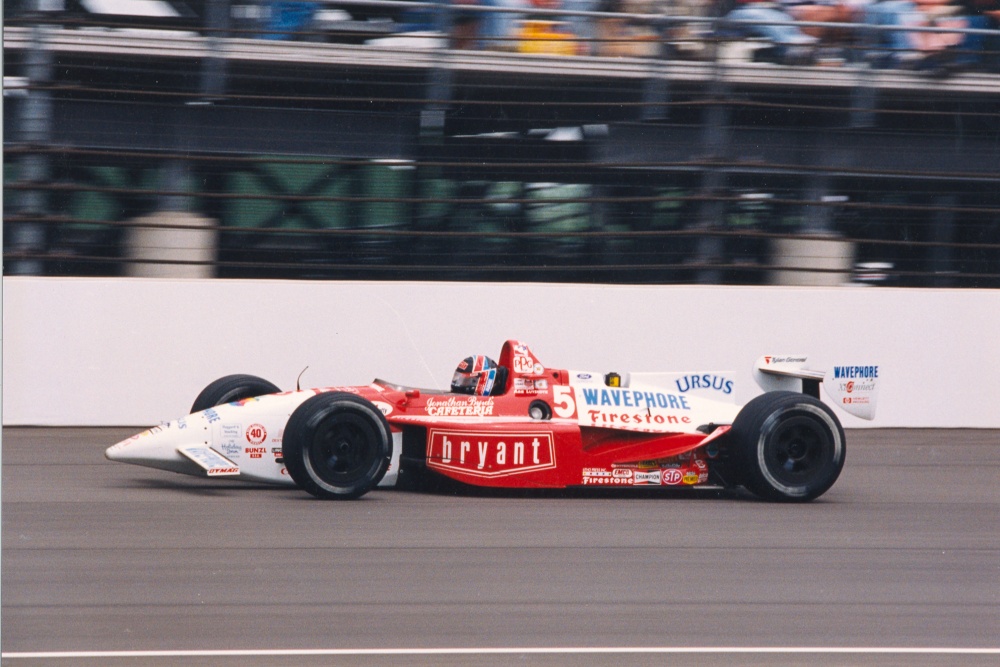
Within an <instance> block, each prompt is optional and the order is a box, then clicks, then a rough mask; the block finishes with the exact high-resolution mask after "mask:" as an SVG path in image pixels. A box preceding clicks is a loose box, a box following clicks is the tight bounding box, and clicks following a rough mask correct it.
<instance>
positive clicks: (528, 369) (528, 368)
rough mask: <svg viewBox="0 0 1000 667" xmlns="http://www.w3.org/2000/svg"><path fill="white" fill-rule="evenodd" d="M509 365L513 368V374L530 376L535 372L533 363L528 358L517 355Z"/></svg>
mask: <svg viewBox="0 0 1000 667" xmlns="http://www.w3.org/2000/svg"><path fill="white" fill-rule="evenodd" d="M511 365H512V366H513V367H514V372H515V373H524V374H529V375H530V374H531V373H534V372H535V362H533V361H532V360H531V358H530V357H523V356H521V355H518V356H516V357H514V359H513V361H512V362H511Z"/></svg>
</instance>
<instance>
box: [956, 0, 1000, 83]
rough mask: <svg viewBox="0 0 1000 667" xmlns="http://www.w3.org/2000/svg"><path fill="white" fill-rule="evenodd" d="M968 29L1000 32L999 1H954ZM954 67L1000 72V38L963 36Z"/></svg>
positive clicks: (994, 36)
mask: <svg viewBox="0 0 1000 667" xmlns="http://www.w3.org/2000/svg"><path fill="white" fill-rule="evenodd" d="M956 4H957V5H958V7H959V8H960V10H961V14H962V15H963V16H964V17H965V19H966V21H967V22H968V25H969V27H970V28H973V29H976V30H1000V0H956ZM956 50H957V52H958V53H957V58H956V65H957V66H959V67H980V68H982V69H985V70H989V71H996V70H1000V37H998V36H996V35H970V34H966V35H964V36H963V39H962V41H961V42H960V43H959V45H958V47H957V49H956Z"/></svg>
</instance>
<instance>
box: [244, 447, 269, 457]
mask: <svg viewBox="0 0 1000 667" xmlns="http://www.w3.org/2000/svg"><path fill="white" fill-rule="evenodd" d="M243 452H244V453H245V454H249V455H250V458H252V459H260V458H263V457H264V454H267V447H247V448H246V449H244V450H243Z"/></svg>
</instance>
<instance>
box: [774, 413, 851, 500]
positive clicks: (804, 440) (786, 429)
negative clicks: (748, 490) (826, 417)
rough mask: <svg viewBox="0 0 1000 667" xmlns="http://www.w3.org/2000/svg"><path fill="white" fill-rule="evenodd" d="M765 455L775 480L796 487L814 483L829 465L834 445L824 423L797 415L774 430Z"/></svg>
mask: <svg viewBox="0 0 1000 667" xmlns="http://www.w3.org/2000/svg"><path fill="white" fill-rule="evenodd" d="M763 454H764V463H765V465H766V467H767V469H768V471H770V473H771V475H773V476H774V478H775V480H776V481H778V482H779V483H781V484H783V485H787V486H792V487H795V486H801V485H803V484H805V483H808V482H811V481H814V480H815V479H816V476H817V474H821V473H822V472H823V471H824V470H825V469H826V468H827V467H828V466H829V464H830V462H831V461H832V460H833V459H834V456H835V443H834V441H833V438H832V436H831V434H830V432H829V430H828V429H826V428H824V424H822V423H820V422H818V421H817V420H816V419H814V418H812V417H811V416H808V415H795V416H791V417H788V418H786V419H783V420H782V421H781V422H780V423H778V424H777V425H776V426H775V427H774V430H773V431H772V432H771V434H770V437H769V438H768V444H767V446H766V447H765V451H764V452H763Z"/></svg>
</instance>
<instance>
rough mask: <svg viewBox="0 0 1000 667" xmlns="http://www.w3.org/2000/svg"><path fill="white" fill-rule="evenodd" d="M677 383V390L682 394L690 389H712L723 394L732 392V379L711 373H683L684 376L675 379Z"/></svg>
mask: <svg viewBox="0 0 1000 667" xmlns="http://www.w3.org/2000/svg"><path fill="white" fill-rule="evenodd" d="M675 383H676V384H677V391H679V392H681V393H682V394H683V393H685V392H688V391H691V390H692V389H714V390H715V391H721V392H722V393H723V394H731V393H733V381H732V380H729V379H727V378H725V377H723V376H721V375H714V374H712V373H702V374H701V375H685V376H684V377H682V378H680V379H678V380H675Z"/></svg>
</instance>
